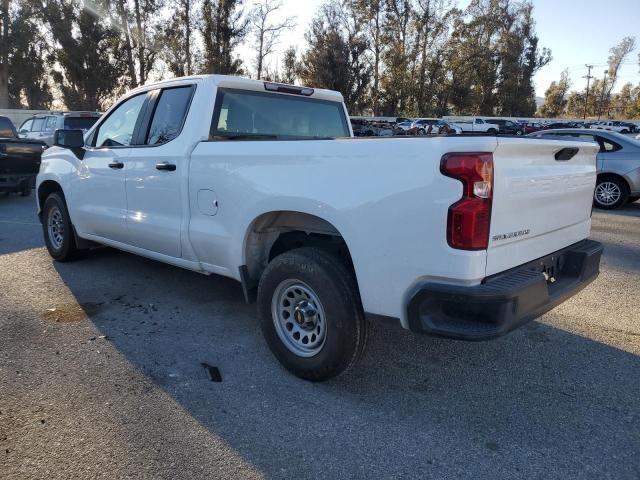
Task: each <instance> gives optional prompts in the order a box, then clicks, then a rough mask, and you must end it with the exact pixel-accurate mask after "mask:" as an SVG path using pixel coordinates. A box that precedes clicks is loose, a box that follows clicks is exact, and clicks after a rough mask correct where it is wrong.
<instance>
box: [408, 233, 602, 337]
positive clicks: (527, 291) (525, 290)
mask: <svg viewBox="0 0 640 480" xmlns="http://www.w3.org/2000/svg"><path fill="white" fill-rule="evenodd" d="M602 252H603V247H602V244H601V243H599V242H595V241H593V240H583V241H581V242H579V243H576V244H574V245H571V246H570V247H567V248H565V249H562V250H559V251H557V252H554V253H552V254H551V255H547V256H546V257H543V258H539V259H537V260H534V261H532V262H529V263H527V264H524V265H521V266H519V267H516V268H513V269H511V270H508V271H506V272H502V273H500V274H497V275H493V276H491V277H487V278H486V279H484V280H483V282H482V283H481V284H480V285H476V286H472V287H464V286H456V285H447V284H438V283H427V284H424V285H422V287H421V288H420V289H419V290H418V292H417V293H416V294H415V295H414V296H413V297H412V298H411V300H410V301H409V305H408V307H407V317H408V321H409V328H410V330H412V331H414V332H419V333H427V334H430V335H435V336H439V337H447V338H454V339H459V340H488V339H491V338H495V337H499V336H501V335H504V334H505V333H507V332H510V331H511V330H514V329H515V328H517V327H519V326H521V325H523V324H525V323H527V322H529V321H531V320H533V319H535V318H537V317H539V316H541V315H543V314H544V313H546V312H548V311H549V310H551V309H552V308H554V307H556V306H557V305H559V304H560V303H562V302H564V301H565V300H567V299H568V298H569V297H571V296H573V295H575V294H576V293H577V292H579V291H580V290H582V289H583V288H584V287H586V286H587V285H588V284H589V283H591V282H592V281H593V280H595V278H596V277H597V276H598V273H599V271H600V257H601V255H602ZM547 278H549V279H550V280H552V281H548V280H547Z"/></svg>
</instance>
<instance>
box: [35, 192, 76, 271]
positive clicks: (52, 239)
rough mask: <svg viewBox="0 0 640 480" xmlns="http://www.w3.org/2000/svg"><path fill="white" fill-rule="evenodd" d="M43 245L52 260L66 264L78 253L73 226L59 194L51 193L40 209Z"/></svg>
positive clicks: (62, 198)
mask: <svg viewBox="0 0 640 480" xmlns="http://www.w3.org/2000/svg"><path fill="white" fill-rule="evenodd" d="M42 230H43V233H44V243H45V245H46V246H47V250H48V251H49V255H51V256H52V257H53V259H54V260H57V261H59V262H66V261H68V260H72V259H74V258H75V257H76V256H77V254H78V253H79V250H78V247H77V246H76V240H75V237H74V236H73V226H72V224H71V218H69V212H68V211H67V205H66V203H65V200H64V197H63V196H62V194H61V193H58V192H56V193H52V194H51V195H49V196H48V197H47V199H46V200H45V202H44V207H43V208H42Z"/></svg>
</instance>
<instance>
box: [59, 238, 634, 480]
mask: <svg viewBox="0 0 640 480" xmlns="http://www.w3.org/2000/svg"><path fill="white" fill-rule="evenodd" d="M55 268H56V269H57V270H58V273H59V275H60V277H61V278H62V279H63V281H64V282H65V284H66V285H67V286H68V288H69V289H70V290H71V292H72V293H73V294H74V295H75V297H76V299H77V300H78V302H79V303H80V304H81V305H82V306H83V308H84V309H85V312H86V314H87V315H88V317H89V319H90V320H91V321H92V322H93V323H94V324H95V325H97V327H98V328H99V329H100V330H101V331H102V332H103V334H104V335H106V340H107V341H109V342H111V343H112V344H113V345H114V346H115V347H116V348H117V349H118V351H120V352H121V353H122V355H124V356H125V357H126V358H127V359H128V361H129V362H130V363H131V364H132V365H133V366H134V367H135V368H136V369H139V370H140V371H142V372H144V373H145V374H146V375H148V376H149V377H150V378H152V379H153V380H154V382H156V383H157V384H158V385H160V386H161V387H162V388H163V389H164V390H165V391H166V392H168V393H169V394H170V395H171V396H172V397H173V398H174V399H175V400H176V401H177V402H178V403H179V404H180V405H181V406H182V407H183V408H184V409H185V410H186V411H187V412H189V413H190V415H191V416H193V417H194V418H195V419H197V420H198V421H199V422H200V423H201V424H202V425H203V426H204V427H206V428H207V429H208V430H209V431H210V432H212V433H214V434H215V435H216V436H218V437H221V438H223V439H224V440H225V442H226V443H227V444H228V445H229V446H230V447H232V448H233V449H234V450H235V451H236V452H238V453H239V454H240V455H242V456H243V457H244V458H245V459H246V460H247V461H249V462H251V463H252V464H253V465H255V466H256V467H257V468H258V469H259V470H261V471H262V472H264V473H265V474H266V476H267V477H270V478H282V477H287V478H296V477H304V478H348V477H365V478H366V477H369V478H371V477H383V478H391V477H398V476H407V477H410V478H419V477H425V476H429V475H433V476H436V477H444V476H448V477H449V478H463V477H467V478H514V477H518V476H522V477H524V478H527V477H534V476H535V477H541V478H558V477H568V478H585V477H593V478H608V477H610V478H618V479H620V478H637V475H638V471H639V468H640V463H639V460H638V456H637V453H638V451H639V449H640V428H639V426H638V425H639V422H640V409H639V403H638V398H640V358H639V357H638V356H636V355H634V354H631V353H628V352H626V351H623V350H620V349H617V348H613V347H611V346H608V345H606V344H604V343H600V342H598V341H593V340H591V339H589V338H585V337H582V336H579V335H576V334H573V333H570V332H568V331H563V330H561V329H558V328H554V327H552V326H550V325H548V324H544V323H539V322H533V323H531V324H529V325H527V326H526V327H524V328H522V329H521V330H519V331H516V332H514V333H513V334H511V335H509V336H507V337H504V338H502V339H499V340H496V341H493V342H488V343H464V342H454V341H445V340H438V339H432V338H429V337H424V336H415V335H412V334H410V333H408V332H405V331H403V330H401V329H400V328H397V327H395V326H390V325H386V324H375V325H373V326H372V328H371V335H370V341H369V346H368V349H367V352H366V354H365V356H364V357H363V359H362V360H361V362H360V363H359V364H358V365H357V366H356V368H354V369H353V370H352V371H351V372H350V373H348V374H346V375H344V376H342V377H340V378H338V379H336V380H333V381H330V382H327V383H323V384H311V383H307V382H304V381H301V380H298V379H296V378H294V377H293V376H291V375H289V374H288V373H287V372H285V371H284V370H283V369H282V368H281V367H280V366H279V365H278V364H277V362H276V361H275V360H274V358H273V357H272V355H271V354H270V352H269V351H268V349H267V347H266V344H265V342H264V341H263V339H262V336H261V333H260V331H259V327H258V322H257V318H256V314H255V307H254V306H249V305H246V304H245V303H244V302H243V298H242V291H241V288H240V286H239V285H238V284H237V283H235V282H233V281H230V280H227V279H224V278H220V277H205V276H201V275H198V274H194V273H191V272H187V271H183V270H179V269H175V268H172V267H168V266H165V265H161V264H157V263H154V262H151V261H148V260H145V259H142V258H138V257H135V256H132V255H128V254H124V253H119V252H116V251H114V250H110V249H103V250H99V251H95V252H93V253H92V254H90V255H89V256H88V257H87V258H85V259H84V260H83V261H81V262H75V263H70V264H56V266H55ZM125 272H126V275H125ZM114 278H119V280H118V281H116V282H114V281H113V279H114ZM577 311H579V309H577ZM575 312H576V310H574V309H563V308H560V309H559V310H557V311H556V312H555V313H553V314H552V315H555V317H546V318H547V321H549V322H553V321H554V318H555V319H559V320H561V321H560V322H559V323H560V324H565V323H571V322H572V321H575V322H580V318H579V317H576V318H573V317H572V315H576V313H575ZM631 341H638V338H637V337H635V339H632V340H631ZM203 362H205V363H207V364H210V365H213V366H216V367H218V368H219V369H220V372H221V374H222V382H221V383H213V382H211V381H210V380H209V377H208V375H207V372H206V371H205V369H204V368H203V367H202V363H203ZM138 414H139V415H143V413H142V412H140V413H138ZM124 415H125V413H123V420H124ZM131 415H136V413H135V412H127V413H126V422H123V425H131V428H132V429H133V428H135V425H136V418H131ZM144 415H147V413H144ZM158 421H161V419H158ZM123 428H126V427H123ZM185 435H188V432H185ZM127 441H128V442H130V443H131V444H132V445H133V446H134V447H138V448H141V449H142V448H145V447H146V445H144V444H140V445H136V442H137V440H136V435H135V432H134V431H132V432H131V438H129V439H127Z"/></svg>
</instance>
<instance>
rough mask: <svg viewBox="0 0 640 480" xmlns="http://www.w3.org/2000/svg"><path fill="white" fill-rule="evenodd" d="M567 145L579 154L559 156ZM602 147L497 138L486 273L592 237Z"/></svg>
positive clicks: (505, 268) (520, 263) (563, 142)
mask: <svg viewBox="0 0 640 480" xmlns="http://www.w3.org/2000/svg"><path fill="white" fill-rule="evenodd" d="M566 148H575V149H577V153H576V154H575V155H573V156H572V157H571V158H570V159H567V160H563V159H558V160H556V154H558V153H559V152H560V151H562V150H563V149H566ZM598 149H599V147H598V145H597V144H595V143H591V142H581V141H576V142H571V141H562V142H561V141H556V140H547V139H514V138H499V140H498V146H497V148H496V150H495V152H494V154H493V161H494V186H493V206H492V212H491V229H490V235H489V248H488V251H487V275H492V274H494V273H498V272H501V271H504V270H507V269H509V268H513V267H516V266H518V265H522V264H524V263H526V262H528V261H531V260H535V259H536V258H540V257H543V256H545V255H547V254H549V253H552V252H554V251H557V250H560V249H562V248H564V247H566V246H568V245H571V244H573V243H576V242H578V241H580V240H582V239H584V238H586V237H588V236H589V233H590V228H591V206H592V201H593V190H594V187H595V181H596V159H595V156H596V153H597V152H598ZM560 158H562V157H560Z"/></svg>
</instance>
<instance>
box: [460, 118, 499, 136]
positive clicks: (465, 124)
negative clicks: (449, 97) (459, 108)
mask: <svg viewBox="0 0 640 480" xmlns="http://www.w3.org/2000/svg"><path fill="white" fill-rule="evenodd" d="M450 123H452V124H453V125H457V126H458V127H460V128H461V129H462V131H463V132H464V133H488V134H490V135H496V134H498V132H499V131H500V126H499V125H498V124H496V123H490V122H488V121H486V120H485V119H483V118H471V119H467V120H456V121H451V122H450Z"/></svg>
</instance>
